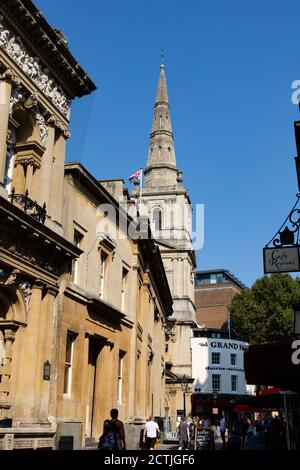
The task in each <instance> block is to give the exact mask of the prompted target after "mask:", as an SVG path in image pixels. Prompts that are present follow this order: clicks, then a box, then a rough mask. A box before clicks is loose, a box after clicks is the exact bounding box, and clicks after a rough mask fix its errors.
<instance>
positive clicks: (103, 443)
mask: <svg viewBox="0 0 300 470" xmlns="http://www.w3.org/2000/svg"><path fill="white" fill-rule="evenodd" d="M98 449H99V450H111V451H112V450H121V449H122V442H121V439H120V436H119V434H118V433H117V432H116V431H115V430H114V429H113V426H112V424H111V421H110V420H109V419H107V420H105V421H104V425H103V433H102V435H101V436H100V438H99V444H98Z"/></svg>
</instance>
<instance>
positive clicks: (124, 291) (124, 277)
mask: <svg viewBox="0 0 300 470" xmlns="http://www.w3.org/2000/svg"><path fill="white" fill-rule="evenodd" d="M127 277H128V270H127V269H126V268H122V297H121V311H122V312H124V311H125V308H126V296H127Z"/></svg>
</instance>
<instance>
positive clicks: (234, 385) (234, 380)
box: [231, 375, 238, 392]
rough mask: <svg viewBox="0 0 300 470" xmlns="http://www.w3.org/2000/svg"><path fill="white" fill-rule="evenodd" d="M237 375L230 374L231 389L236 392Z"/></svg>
mask: <svg viewBox="0 0 300 470" xmlns="http://www.w3.org/2000/svg"><path fill="white" fill-rule="evenodd" d="M237 378H238V377H237V375H232V376H231V391H232V392H236V391H237Z"/></svg>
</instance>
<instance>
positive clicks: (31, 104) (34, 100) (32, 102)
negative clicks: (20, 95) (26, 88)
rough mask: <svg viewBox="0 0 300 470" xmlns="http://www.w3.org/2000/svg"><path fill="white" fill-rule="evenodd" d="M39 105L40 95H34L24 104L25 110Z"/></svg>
mask: <svg viewBox="0 0 300 470" xmlns="http://www.w3.org/2000/svg"><path fill="white" fill-rule="evenodd" d="M37 104H38V95H37V93H33V94H32V95H30V96H29V97H28V98H27V100H26V101H25V102H24V104H23V106H24V108H25V109H31V108H32V107H34V106H37Z"/></svg>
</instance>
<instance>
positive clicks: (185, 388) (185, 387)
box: [181, 374, 188, 416]
mask: <svg viewBox="0 0 300 470" xmlns="http://www.w3.org/2000/svg"><path fill="white" fill-rule="evenodd" d="M181 388H182V393H183V414H184V416H186V402H185V395H186V393H187V391H188V379H187V377H186V375H185V374H184V376H183V377H182V379H181Z"/></svg>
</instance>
